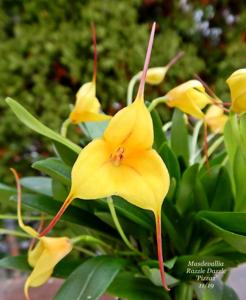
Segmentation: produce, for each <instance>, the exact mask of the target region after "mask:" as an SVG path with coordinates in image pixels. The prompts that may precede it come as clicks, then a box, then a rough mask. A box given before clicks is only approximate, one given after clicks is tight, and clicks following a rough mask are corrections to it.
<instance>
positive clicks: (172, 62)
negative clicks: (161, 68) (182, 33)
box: [166, 51, 185, 68]
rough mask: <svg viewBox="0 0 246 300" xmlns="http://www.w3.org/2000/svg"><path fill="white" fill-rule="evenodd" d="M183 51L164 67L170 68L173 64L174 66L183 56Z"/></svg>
mask: <svg viewBox="0 0 246 300" xmlns="http://www.w3.org/2000/svg"><path fill="white" fill-rule="evenodd" d="M184 54H185V53H184V51H181V52H179V53H177V54H176V55H175V56H174V57H173V58H172V59H171V60H170V61H169V63H168V64H167V65H166V67H167V68H171V67H172V66H173V65H174V64H176V62H177V61H178V60H179V59H180V58H181V57H183V56H184Z"/></svg>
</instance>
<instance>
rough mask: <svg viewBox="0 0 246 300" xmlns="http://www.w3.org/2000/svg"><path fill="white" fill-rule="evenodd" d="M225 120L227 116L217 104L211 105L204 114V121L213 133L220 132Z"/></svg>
mask: <svg viewBox="0 0 246 300" xmlns="http://www.w3.org/2000/svg"><path fill="white" fill-rule="evenodd" d="M227 120H228V116H226V115H225V114H224V110H223V108H221V107H219V106H218V105H211V106H210V107H209V109H208V110H207V112H206V114H205V122H206V123H207V125H208V127H209V128H210V130H211V131H212V132H213V133H222V132H223V130H224V127H225V123H226V121H227Z"/></svg>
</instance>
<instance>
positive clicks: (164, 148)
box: [159, 142, 180, 182]
mask: <svg viewBox="0 0 246 300" xmlns="http://www.w3.org/2000/svg"><path fill="white" fill-rule="evenodd" d="M159 154H160V156H161V158H162V160H163V161H164V163H165V165H166V167H167V169H168V172H169V174H170V177H174V178H175V179H176V181H177V182H178V181H179V179H180V167H179V162H178V160H177V158H176V156H175V154H174V153H173V151H172V150H171V149H170V147H169V146H168V144H167V142H165V143H163V144H162V145H161V147H160V149H159Z"/></svg>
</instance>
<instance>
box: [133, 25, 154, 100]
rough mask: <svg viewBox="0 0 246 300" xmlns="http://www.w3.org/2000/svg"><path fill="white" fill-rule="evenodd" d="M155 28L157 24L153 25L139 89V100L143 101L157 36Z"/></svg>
mask: <svg viewBox="0 0 246 300" xmlns="http://www.w3.org/2000/svg"><path fill="white" fill-rule="evenodd" d="M155 26H156V23H155V22H154V23H153V25H152V29H151V33H150V38H149V43H148V48H147V52H146V56H145V62H144V68H143V73H142V77H141V80H140V84H139V88H138V94H137V99H143V96H144V85H145V78H146V74H147V71H148V67H149V63H150V57H151V51H152V47H153V42H154V36H155Z"/></svg>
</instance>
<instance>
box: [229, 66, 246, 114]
mask: <svg viewBox="0 0 246 300" xmlns="http://www.w3.org/2000/svg"><path fill="white" fill-rule="evenodd" d="M226 82H227V84H228V85H229V88H230V91H231V100H232V110H233V111H234V112H236V113H242V112H245V111H246V69H239V70H237V71H235V72H234V73H232V74H231V76H230V77H229V78H228V79H227V80H226Z"/></svg>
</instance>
